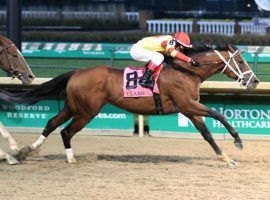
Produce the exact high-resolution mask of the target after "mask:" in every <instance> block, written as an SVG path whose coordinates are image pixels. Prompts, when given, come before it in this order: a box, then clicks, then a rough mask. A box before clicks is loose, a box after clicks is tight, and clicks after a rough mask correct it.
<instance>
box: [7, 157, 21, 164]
mask: <svg viewBox="0 0 270 200" xmlns="http://www.w3.org/2000/svg"><path fill="white" fill-rule="evenodd" d="M7 163H8V164H9V165H17V164H20V162H19V161H18V160H17V159H16V158H14V157H12V156H11V157H10V158H9V159H8V160H7Z"/></svg>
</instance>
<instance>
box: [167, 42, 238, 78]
mask: <svg viewBox="0 0 270 200" xmlns="http://www.w3.org/2000/svg"><path fill="white" fill-rule="evenodd" d="M229 47H231V48H233V49H234V50H237V47H235V46H234V45H231V44H214V45H213V44H205V43H200V44H196V45H194V46H193V48H190V49H185V50H184V52H183V53H184V54H185V55H187V56H191V55H193V54H196V53H203V52H208V51H213V50H218V51H228V50H229ZM164 63H165V66H166V67H169V68H173V69H175V70H177V71H180V72H182V73H187V74H190V75H192V76H197V75H196V74H195V73H194V72H193V71H191V70H188V69H186V68H184V67H181V66H176V65H175V64H174V58H172V57H171V56H165V59H164ZM199 78H201V77H199ZM201 80H202V79H201Z"/></svg>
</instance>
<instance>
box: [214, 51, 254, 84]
mask: <svg viewBox="0 0 270 200" xmlns="http://www.w3.org/2000/svg"><path fill="white" fill-rule="evenodd" d="M214 52H215V53H216V54H217V55H218V56H219V57H220V59H221V60H222V61H223V62H224V63H225V66H224V68H223V70H222V71H221V72H220V73H223V72H224V71H225V70H226V68H227V67H228V68H230V70H231V71H232V72H233V73H234V74H235V75H236V76H237V77H238V79H237V82H239V83H240V84H241V85H242V86H247V85H248V84H249V82H250V81H251V79H252V77H253V76H254V72H253V71H252V70H248V71H246V72H242V71H241V70H240V67H239V66H238V64H237V62H236V60H235V57H236V56H237V55H239V50H236V51H235V52H233V53H232V52H230V51H228V53H229V60H228V61H227V60H225V58H224V57H223V56H222V55H221V53H220V52H219V51H218V50H214ZM231 61H233V63H234V65H235V68H236V69H235V68H233V67H232V66H231V64H230V62H231ZM249 73H251V75H250V77H249V79H248V80H247V81H246V80H245V76H244V75H245V74H249Z"/></svg>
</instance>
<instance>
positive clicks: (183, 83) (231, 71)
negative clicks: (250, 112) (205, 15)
mask: <svg viewBox="0 0 270 200" xmlns="http://www.w3.org/2000/svg"><path fill="white" fill-rule="evenodd" d="M186 54H187V55H189V56H190V57H192V58H193V59H194V60H197V61H199V62H200V63H201V66H200V67H192V66H190V65H189V64H187V63H183V62H181V61H179V60H175V59H169V60H167V61H166V62H165V63H163V65H164V66H163V69H162V71H161V73H160V76H159V79H158V85H159V89H160V97H161V100H162V103H163V114H170V113H179V112H181V113H182V114H184V115H185V116H186V117H188V118H189V119H190V120H191V122H192V123H193V124H194V126H195V127H196V128H197V129H198V130H199V132H200V133H201V135H202V136H203V138H204V139H205V140H206V141H207V142H208V143H209V144H210V145H211V147H212V148H213V149H214V151H215V153H216V154H217V155H218V156H219V157H220V158H221V160H223V161H225V162H227V163H228V164H229V165H237V163H236V162H235V161H234V160H232V159H231V158H229V157H228V156H227V155H226V154H225V153H224V152H223V151H222V150H221V148H220V147H219V146H218V145H217V144H216V142H215V140H214V139H213V137H212V135H211V133H210V131H209V130H208V128H207V127H206V125H205V123H204V120H203V118H202V117H203V116H205V117H212V118H214V119H216V120H218V121H220V122H221V123H222V124H223V125H224V126H225V127H226V129H227V130H228V131H229V133H230V134H231V136H232V137H233V138H234V144H235V145H236V146H237V147H238V148H240V149H242V148H243V145H242V141H241V139H240V137H239V135H238V133H237V132H236V131H235V129H234V128H233V127H232V126H231V125H230V124H229V123H228V122H227V120H226V119H225V118H224V116H223V115H221V114H220V113H219V112H218V111H215V110H212V109H210V108H208V107H206V106H204V105H203V104H201V103H200V102H199V100H200V85H201V83H202V82H203V81H205V80H206V79H208V78H209V77H211V76H213V75H214V74H217V73H224V74H226V75H228V76H229V77H230V78H232V79H235V80H238V81H239V82H240V83H241V84H242V85H244V86H245V87H247V88H256V87H257V85H258V83H259V80H258V79H257V78H256V76H255V75H254V73H253V72H252V70H251V69H250V67H249V65H248V64H247V62H246V61H245V60H244V58H243V57H242V55H241V52H239V50H238V49H237V48H235V47H233V46H230V45H225V46H222V47H216V48H215V49H214V48H211V47H204V48H197V50H196V49H195V50H194V49H193V50H189V52H186ZM122 88H123V70H121V69H117V68H111V67H107V66H98V67H94V68H88V69H81V70H78V71H72V72H69V73H66V74H63V75H60V76H58V77H56V78H54V79H52V80H50V81H48V82H46V83H43V84H41V85H40V86H39V87H37V88H35V89H33V90H29V91H25V92H20V93H13V92H7V91H0V93H2V94H1V95H0V99H3V100H5V101H9V102H17V103H30V104H31V103H35V102H37V101H39V100H42V99H44V98H49V97H51V96H52V95H55V94H58V93H60V92H61V91H64V92H65V94H66V101H65V106H64V108H63V109H62V110H61V111H60V112H59V113H58V114H57V115H56V116H55V117H53V118H52V119H50V120H49V121H48V122H47V125H46V127H45V129H44V131H43V132H42V135H41V136H40V137H39V138H38V140H36V141H35V142H34V143H33V144H32V145H31V146H30V147H26V148H25V149H24V151H25V152H27V153H28V151H29V152H30V151H35V150H37V149H39V148H40V147H41V145H42V143H43V142H44V141H45V140H46V138H47V137H48V136H49V134H50V133H51V132H52V131H54V130H55V129H56V128H57V127H59V126H60V125H62V124H63V123H65V122H66V121H68V120H69V119H70V118H72V121H71V122H70V123H69V124H68V125H67V126H66V127H65V128H64V129H63V130H62V131H61V136H62V139H63V143H64V146H65V149H66V155H67V160H68V162H69V163H72V162H75V161H76V159H75V157H74V153H73V150H72V148H71V144H70V141H71V138H72V137H73V136H74V135H75V134H76V133H77V132H78V131H80V130H81V129H82V128H83V127H84V126H85V125H86V124H87V123H88V122H90V121H91V120H92V119H93V118H94V117H95V116H96V115H97V114H98V113H99V111H100V109H101V108H102V107H103V106H104V105H105V104H107V103H111V104H113V105H115V106H117V107H120V108H122V109H125V110H127V111H129V112H133V113H136V114H143V115H155V114H156V108H155V103H154V100H153V98H152V97H139V98H124V97H123V89H122Z"/></svg>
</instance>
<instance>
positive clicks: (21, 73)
mask: <svg viewBox="0 0 270 200" xmlns="http://www.w3.org/2000/svg"><path fill="white" fill-rule="evenodd" d="M0 67H1V68H2V69H3V70H4V71H6V72H8V73H10V74H11V75H12V77H13V78H18V79H20V80H21V81H22V83H23V84H29V83H31V82H32V81H33V80H34V78H35V76H34V75H33V73H32V71H31V69H30V68H29V66H28V64H27V63H26V61H25V59H24V57H23V56H22V54H21V52H20V51H19V50H18V48H17V47H16V46H15V45H14V44H13V43H12V42H11V41H10V40H9V39H7V38H5V37H4V36H0Z"/></svg>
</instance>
